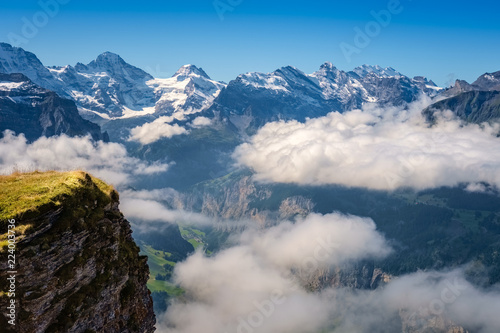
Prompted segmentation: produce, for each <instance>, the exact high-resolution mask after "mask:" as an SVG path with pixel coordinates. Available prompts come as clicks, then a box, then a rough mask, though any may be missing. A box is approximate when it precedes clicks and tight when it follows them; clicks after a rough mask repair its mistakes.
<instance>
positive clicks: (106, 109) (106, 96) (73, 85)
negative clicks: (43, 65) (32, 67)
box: [49, 52, 155, 119]
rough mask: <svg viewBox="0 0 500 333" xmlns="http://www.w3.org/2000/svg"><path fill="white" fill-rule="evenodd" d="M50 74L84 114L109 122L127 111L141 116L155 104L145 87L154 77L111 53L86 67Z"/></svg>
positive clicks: (58, 69)
mask: <svg viewBox="0 0 500 333" xmlns="http://www.w3.org/2000/svg"><path fill="white" fill-rule="evenodd" d="M49 70H50V72H51V73H52V75H53V76H54V78H55V79H56V80H58V81H59V82H61V83H62V84H63V86H64V90H65V91H66V93H67V94H69V95H70V96H71V97H72V98H73V99H74V100H75V101H76V102H77V104H78V106H79V108H80V110H81V111H83V112H85V113H89V112H94V113H96V114H97V115H99V116H100V117H102V118H107V119H110V118H115V117H122V116H124V115H126V113H127V111H128V110H132V111H137V112H141V111H143V110H144V108H147V107H152V106H154V103H155V96H154V92H153V89H152V88H151V87H149V86H148V85H146V82H147V81H149V80H152V79H153V77H152V76H151V75H149V74H148V73H146V72H144V71H143V70H141V69H139V68H137V67H134V66H131V65H129V64H127V63H126V62H125V61H124V60H123V59H122V58H121V57H120V56H118V55H116V54H114V53H110V52H105V53H103V54H101V55H99V56H98V57H97V59H96V60H93V61H92V62H90V63H89V64H88V65H84V64H81V63H78V64H77V65H76V66H75V67H72V66H65V67H52V68H49Z"/></svg>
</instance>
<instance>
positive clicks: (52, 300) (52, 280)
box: [0, 173, 155, 333]
mask: <svg viewBox="0 0 500 333" xmlns="http://www.w3.org/2000/svg"><path fill="white" fill-rule="evenodd" d="M82 174H83V173H82ZM59 201H60V204H59V205H57V204H55V205H48V206H46V207H40V208H39V209H38V212H39V213H43V214H32V213H28V214H24V215H23V216H21V217H19V218H18V219H16V220H17V223H18V224H23V225H32V227H30V228H29V231H27V232H26V235H25V236H24V238H22V239H21V240H20V241H19V243H18V245H17V250H16V251H17V258H18V263H17V267H18V275H17V279H18V280H17V291H16V293H17V294H18V295H19V296H18V297H17V300H18V309H19V313H18V321H17V327H16V328H17V332H26V333H42V332H75V333H80V332H81V333H83V332H86V333H89V332H109V333H111V332H130V333H132V332H138V333H139V332H140V333H143V332H148V333H150V332H151V333H152V332H154V330H155V328H154V325H155V316H154V313H153V304H152V299H151V296H150V292H149V290H148V289H147V287H146V283H147V280H148V276H149V268H148V265H147V258H146V257H143V256H139V248H138V247H137V246H136V244H135V243H134V241H133V239H132V237H131V229H130V225H129V223H128V221H127V220H125V219H124V217H123V215H122V214H121V212H120V211H119V210H118V195H117V193H116V192H114V191H112V192H111V193H110V195H108V194H105V193H103V192H102V191H101V190H100V189H99V188H98V186H96V184H95V182H94V179H93V178H91V177H90V176H89V175H87V174H83V176H82V179H81V188H79V189H77V190H76V192H75V193H74V195H71V196H68V197H62V198H59ZM2 232H3V230H2ZM1 265H2V266H1V267H0V270H1V272H2V273H3V272H6V271H7V269H6V267H5V265H6V261H2V263H1ZM4 280H5V279H4V277H2V282H3V281H4ZM2 290H3V286H2ZM0 299H2V298H1V297H0ZM3 300H5V298H3ZM2 307H3V306H2ZM0 317H1V318H0V321H4V317H3V316H0ZM0 324H2V326H4V327H7V326H8V325H7V324H6V323H5V325H3V324H4V323H0Z"/></svg>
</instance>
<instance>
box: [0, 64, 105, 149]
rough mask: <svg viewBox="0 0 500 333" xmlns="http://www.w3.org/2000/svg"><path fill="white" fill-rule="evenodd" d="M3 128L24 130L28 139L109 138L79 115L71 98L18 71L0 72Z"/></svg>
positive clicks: (1, 124)
mask: <svg viewBox="0 0 500 333" xmlns="http://www.w3.org/2000/svg"><path fill="white" fill-rule="evenodd" d="M4 130H11V131H14V132H16V133H17V134H20V133H24V135H25V137H26V138H27V139H28V141H34V140H36V139H38V138H39V137H41V136H47V137H48V136H53V135H61V134H66V135H68V136H85V135H87V134H90V135H91V136H92V138H93V139H94V140H103V141H109V138H108V136H107V133H101V129H100V127H99V126H98V125H96V124H94V123H91V122H90V121H88V120H84V119H83V118H82V117H81V116H80V114H79V113H78V109H77V107H76V105H75V103H74V102H73V101H71V100H69V99H64V98H61V97H59V96H58V95H57V94H56V93H55V92H53V91H50V90H47V89H44V88H41V87H40V86H38V85H36V84H34V83H33V82H32V81H31V80H30V79H28V78H27V77H26V76H24V75H23V74H19V73H18V74H3V73H0V132H3V131H4Z"/></svg>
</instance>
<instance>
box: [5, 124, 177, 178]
mask: <svg viewBox="0 0 500 333" xmlns="http://www.w3.org/2000/svg"><path fill="white" fill-rule="evenodd" d="M75 169H82V170H85V171H88V172H90V173H92V174H93V175H95V176H97V177H100V178H102V179H103V180H105V181H107V182H110V183H112V184H113V185H115V186H119V185H123V184H126V183H128V182H130V181H131V176H132V175H141V174H154V173H158V172H165V171H166V170H167V169H168V165H167V164H161V163H146V162H143V161H141V160H139V159H137V158H133V157H130V156H128V154H127V150H126V149H125V147H124V146H123V145H121V144H118V143H105V142H102V141H99V142H94V141H92V139H91V138H90V137H88V136H87V137H73V138H70V137H67V136H65V135H62V136H58V137H50V138H46V137H42V138H40V139H38V140H36V141H35V142H33V143H28V142H27V140H26V138H25V137H24V135H23V134H20V135H17V136H16V135H15V134H14V133H13V132H12V131H5V132H4V137H3V138H2V139H0V174H10V173H12V171H14V170H20V171H33V170H40V171H44V170H60V171H68V170H75Z"/></svg>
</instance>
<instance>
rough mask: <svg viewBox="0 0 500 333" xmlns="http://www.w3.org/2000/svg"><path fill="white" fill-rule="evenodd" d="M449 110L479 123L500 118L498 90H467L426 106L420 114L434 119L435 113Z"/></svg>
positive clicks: (430, 119) (499, 93) (431, 119)
mask: <svg viewBox="0 0 500 333" xmlns="http://www.w3.org/2000/svg"><path fill="white" fill-rule="evenodd" d="M445 110H451V111H452V112H453V113H455V114H456V115H457V116H458V117H459V118H460V119H462V120H464V121H466V122H470V123H476V124H481V123H483V122H493V121H498V120H499V119H500V91H477V90H475V91H468V92H464V93H461V94H459V95H457V96H454V97H450V98H448V99H445V100H442V101H439V102H436V103H434V104H432V105H430V106H429V107H428V108H426V109H425V110H424V111H423V112H422V114H423V115H424V116H425V117H426V119H427V121H429V122H431V123H432V122H434V121H435V120H436V118H435V113H436V112H441V111H445Z"/></svg>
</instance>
